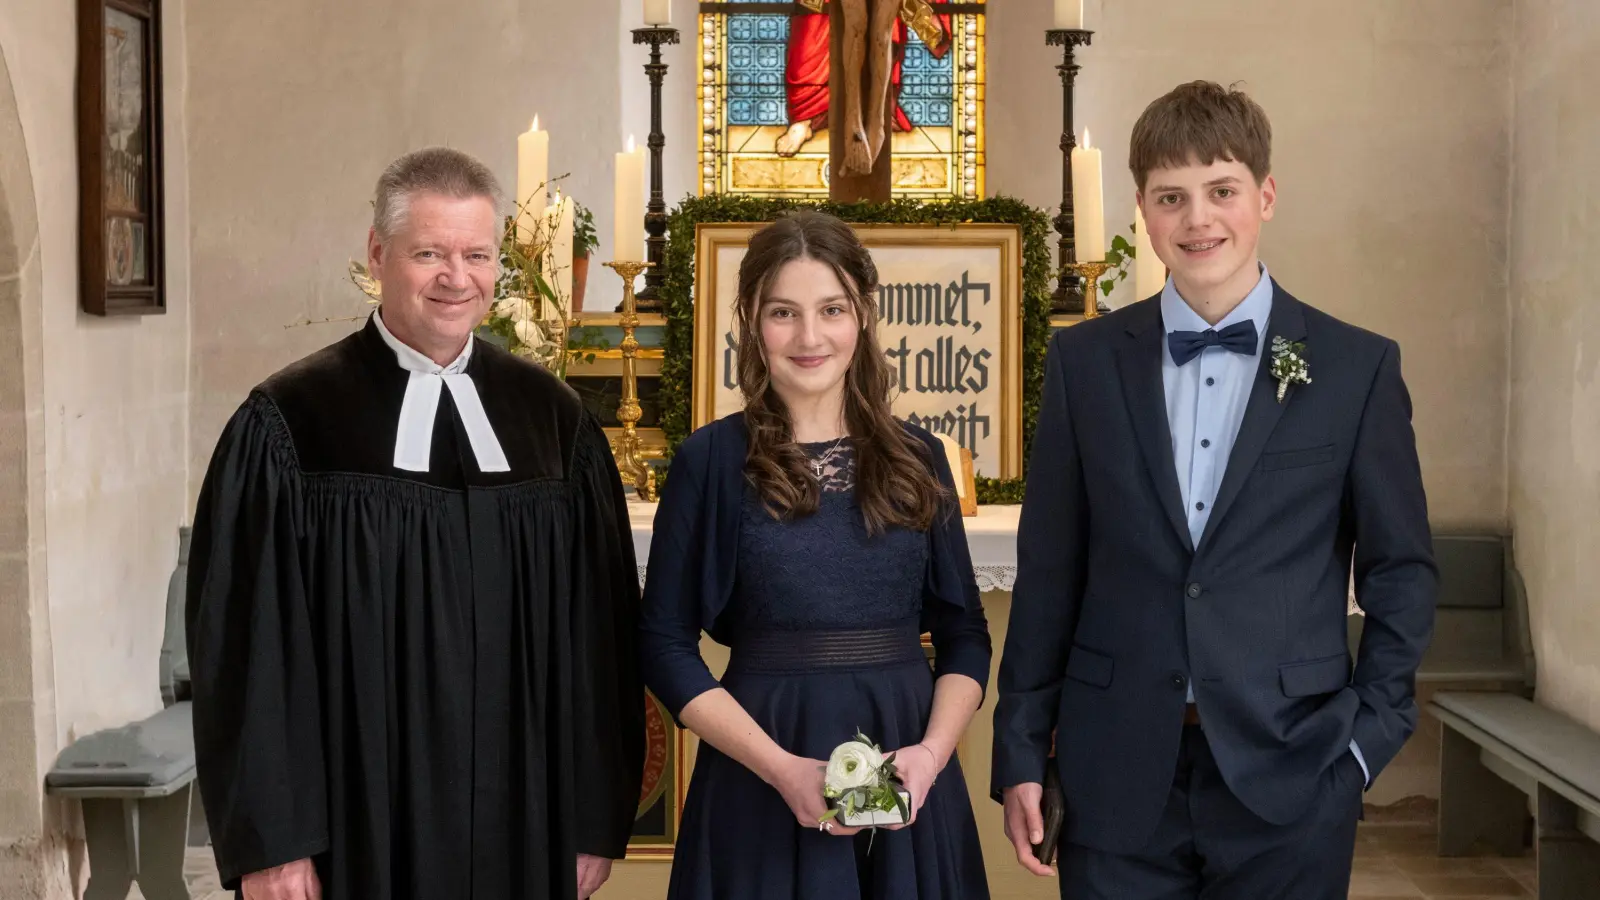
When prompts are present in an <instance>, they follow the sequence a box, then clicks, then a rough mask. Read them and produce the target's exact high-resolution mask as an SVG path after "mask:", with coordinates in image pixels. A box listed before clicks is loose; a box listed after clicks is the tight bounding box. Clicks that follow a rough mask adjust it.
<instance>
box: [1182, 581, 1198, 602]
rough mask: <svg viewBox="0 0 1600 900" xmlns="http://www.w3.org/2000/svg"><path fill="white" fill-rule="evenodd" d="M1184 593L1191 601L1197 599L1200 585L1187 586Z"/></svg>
mask: <svg viewBox="0 0 1600 900" xmlns="http://www.w3.org/2000/svg"><path fill="white" fill-rule="evenodd" d="M1184 593H1186V594H1188V595H1189V598H1190V599H1191V600H1192V599H1195V598H1198V597H1199V596H1200V585H1199V584H1191V585H1189V587H1188V589H1187V590H1185V591H1184Z"/></svg>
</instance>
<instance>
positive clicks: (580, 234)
mask: <svg viewBox="0 0 1600 900" xmlns="http://www.w3.org/2000/svg"><path fill="white" fill-rule="evenodd" d="M598 246H600V238H599V236H597V235H596V234H595V233H594V213H592V212H590V211H589V208H588V207H586V206H584V205H583V204H582V203H579V202H578V201H576V200H574V201H572V310H571V314H572V315H577V314H578V313H579V312H581V311H582V310H583V294H584V290H585V288H587V287H588V284H589V253H590V252H591V251H592V250H594V248H596V247H598Z"/></svg>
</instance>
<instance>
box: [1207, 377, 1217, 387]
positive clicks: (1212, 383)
mask: <svg viewBox="0 0 1600 900" xmlns="http://www.w3.org/2000/svg"><path fill="white" fill-rule="evenodd" d="M1216 383H1217V380H1216V379H1215V378H1207V379H1206V387H1211V386H1212V385H1214V384H1216Z"/></svg>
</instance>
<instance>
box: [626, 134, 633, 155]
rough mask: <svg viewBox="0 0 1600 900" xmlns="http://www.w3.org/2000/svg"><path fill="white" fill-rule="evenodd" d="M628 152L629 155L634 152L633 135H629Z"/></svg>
mask: <svg viewBox="0 0 1600 900" xmlns="http://www.w3.org/2000/svg"><path fill="white" fill-rule="evenodd" d="M627 152H629V153H632V152H633V135H631V134H630V135H628V151H627Z"/></svg>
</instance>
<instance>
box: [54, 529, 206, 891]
mask: <svg viewBox="0 0 1600 900" xmlns="http://www.w3.org/2000/svg"><path fill="white" fill-rule="evenodd" d="M178 546H179V549H178V567H177V570H176V571H175V572H174V573H173V575H172V580H171V582H170V583H169V585H168V588H167V613H166V633H165V637H164V639H163V641H162V647H161V655H160V660H159V681H160V688H161V697H162V700H163V702H164V703H165V704H166V708H165V709H163V710H162V711H161V712H158V713H156V714H155V715H152V716H150V717H149V718H146V719H144V720H143V721H140V722H134V723H132V724H128V725H123V726H121V727H118V728H108V729H106V730H104V731H98V732H95V733H94V734H91V735H88V736H86V737H83V738H80V739H79V740H77V741H76V742H74V743H73V744H72V745H71V746H69V747H67V748H66V749H65V750H63V751H62V752H61V754H60V755H59V756H58V757H57V758H56V762H55V765H54V766H53V767H52V768H51V769H50V772H49V773H48V774H47V775H46V776H45V791H46V793H49V794H51V795H54V796H57V797H66V798H73V799H77V800H79V801H81V802H82V805H83V827H84V836H85V838H86V839H87V841H88V845H89V869H90V873H89V885H88V887H87V889H86V890H85V892H84V895H83V897H84V900H126V898H127V896H128V889H129V888H130V887H131V886H132V884H133V881H134V880H135V879H137V880H138V882H139V890H140V892H141V893H142V894H144V896H145V898H146V900H189V889H188V887H187V885H185V883H184V880H183V862H184V851H185V846H186V845H187V844H189V843H191V835H190V831H191V825H192V824H197V825H198V826H199V828H198V830H199V831H200V833H201V835H202V837H201V838H200V843H201V844H203V843H205V839H204V837H203V835H204V818H205V817H204V814H203V813H202V814H201V815H200V816H199V817H198V818H199V819H200V821H199V822H198V823H194V822H192V821H191V820H192V819H194V818H195V817H194V816H192V815H191V810H192V809H194V808H195V807H196V806H198V805H199V804H198V803H196V802H195V801H196V797H197V793H198V792H197V791H196V790H195V754H194V721H193V717H192V715H191V712H190V705H189V703H188V697H189V660H188V653H187V650H186V649H185V648H186V643H185V639H184V624H183V623H184V619H183V617H184V609H183V602H184V584H183V582H184V573H185V570H186V567H187V563H188V557H189V553H188V551H189V529H188V528H187V527H185V528H181V529H179V545H178Z"/></svg>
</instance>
